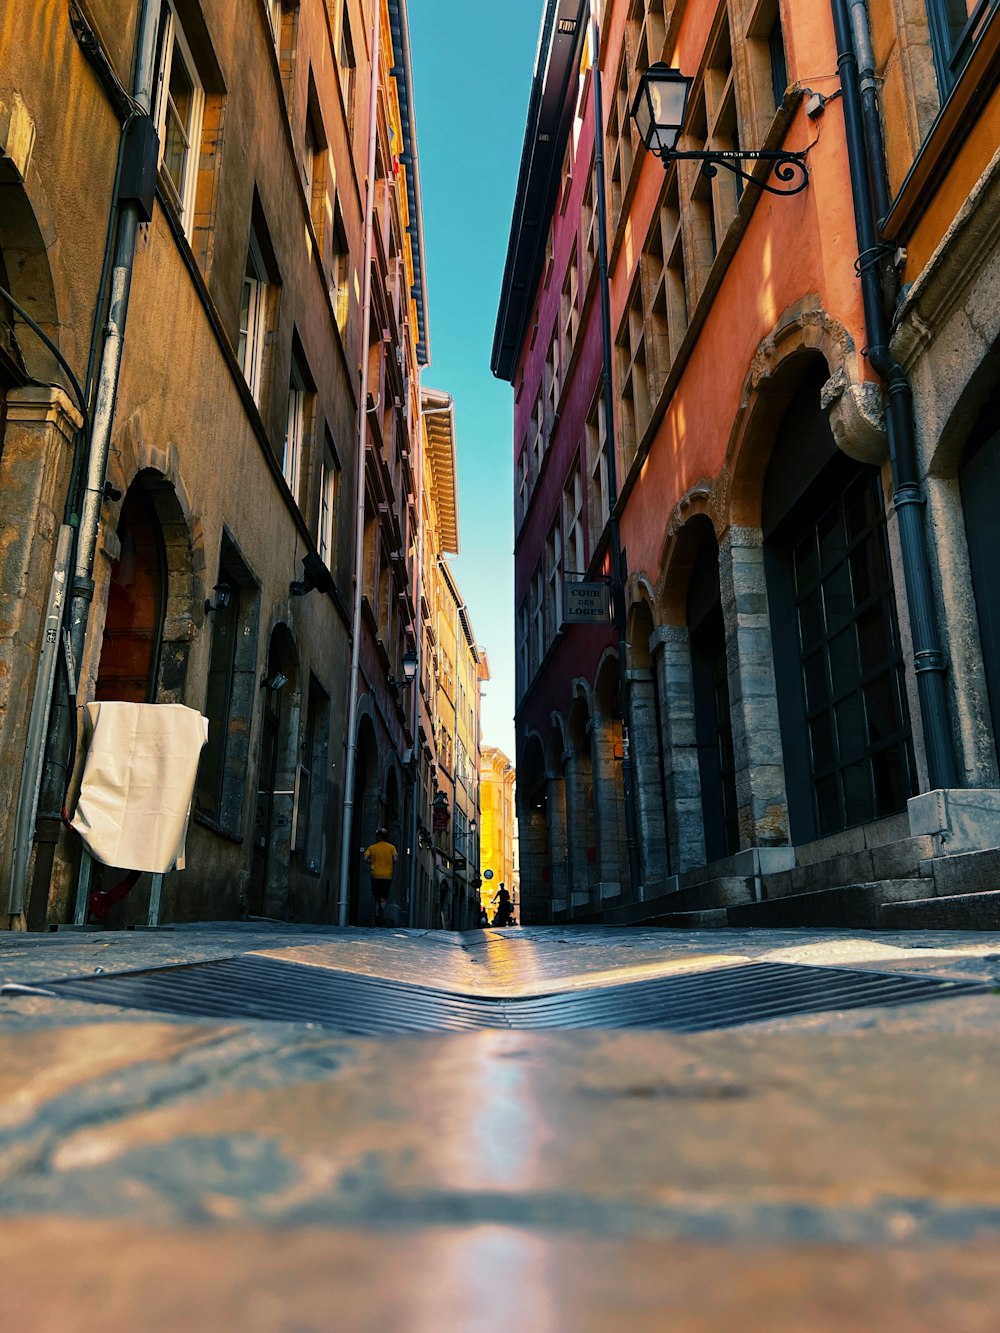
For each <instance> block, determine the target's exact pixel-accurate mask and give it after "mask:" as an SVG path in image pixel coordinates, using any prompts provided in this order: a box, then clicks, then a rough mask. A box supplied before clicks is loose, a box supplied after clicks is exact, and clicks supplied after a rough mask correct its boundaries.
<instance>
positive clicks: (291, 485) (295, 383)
mask: <svg viewBox="0 0 1000 1333" xmlns="http://www.w3.org/2000/svg"><path fill="white" fill-rule="evenodd" d="M307 393H308V390H307V389H306V384H305V379H304V378H303V375H302V372H301V371H300V370H299V368H298V366H297V365H296V364H295V362H294V360H293V362H292V370H291V375H290V378H289V382H288V413H287V415H286V417H285V449H284V454H283V455H282V459H281V475H282V476H283V477H284V478H285V481H287V482H288V489H289V490H290V491H291V493H292V495H293V496H294V497H295V502H296V504H297V503H298V501H299V481H300V479H301V474H302V453H303V450H304V449H305V445H306V396H307Z"/></svg>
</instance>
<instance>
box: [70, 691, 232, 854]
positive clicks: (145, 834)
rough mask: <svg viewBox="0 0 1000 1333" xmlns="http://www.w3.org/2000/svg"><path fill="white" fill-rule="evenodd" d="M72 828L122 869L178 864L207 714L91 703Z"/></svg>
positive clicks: (158, 706)
mask: <svg viewBox="0 0 1000 1333" xmlns="http://www.w3.org/2000/svg"><path fill="white" fill-rule="evenodd" d="M85 714H86V716H85V723H86V731H87V735H88V737H89V745H88V749H87V762H86V764H85V765H84V770H83V783H82V785H81V787H80V799H79V801H78V802H77V807H76V814H75V816H74V818H73V821H72V822H73V827H74V828H75V829H76V831H77V833H79V835H80V837H81V838H82V839H83V841H84V843H85V844H86V846H87V849H88V851H89V852H90V854H91V856H93V857H94V859H95V860H97V861H102V862H103V863H104V864H105V865H111V866H118V867H120V868H121V869H127V870H149V871H153V872H161V873H162V872H163V871H167V870H172V869H174V868H175V867H176V868H177V869H178V870H182V869H183V868H184V841H185V838H186V836H187V826H188V818H189V816H190V813H191V801H192V798H193V796H194V784H195V780H196V778H197V776H198V759H199V756H200V754H201V750H202V746H203V745H204V744H205V742H206V740H207V739H208V719H207V718H205V717H202V715H201V714H200V713H199V712H197V711H196V710H195V709H193V708H185V707H184V706H183V705H182V704H133V703H93V704H88V705H87V707H86V710H85Z"/></svg>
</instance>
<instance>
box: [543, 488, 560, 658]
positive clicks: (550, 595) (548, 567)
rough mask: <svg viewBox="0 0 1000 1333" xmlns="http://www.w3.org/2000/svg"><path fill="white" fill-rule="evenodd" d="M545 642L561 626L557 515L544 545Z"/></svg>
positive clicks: (558, 524) (558, 521)
mask: <svg viewBox="0 0 1000 1333" xmlns="http://www.w3.org/2000/svg"><path fill="white" fill-rule="evenodd" d="M545 573H546V585H547V586H546V590H545V642H546V644H548V643H550V642H551V641H552V639H553V637H554V635H555V634H556V633H557V632H558V630H559V629H560V627H561V625H562V594H563V588H562V585H563V542H562V519H561V516H560V515H559V514H557V515H556V517H555V522H554V523H553V524H552V527H551V528H550V530H549V537H548V541H547V542H546V544H545Z"/></svg>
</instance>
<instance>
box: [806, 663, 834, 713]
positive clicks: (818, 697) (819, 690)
mask: <svg viewBox="0 0 1000 1333" xmlns="http://www.w3.org/2000/svg"><path fill="white" fill-rule="evenodd" d="M802 671H803V674H804V676H805V681H806V707H807V708H808V710H809V712H810V713H814V712H815V711H816V710H817V709H818V708H825V707H826V704H827V701H828V700H829V697H830V695H829V689H828V687H827V683H826V661H825V659H824V656H823V654H822V653H813V655H812V656H811V657H807V658H806V659H805V661H804V662H803V663H802Z"/></svg>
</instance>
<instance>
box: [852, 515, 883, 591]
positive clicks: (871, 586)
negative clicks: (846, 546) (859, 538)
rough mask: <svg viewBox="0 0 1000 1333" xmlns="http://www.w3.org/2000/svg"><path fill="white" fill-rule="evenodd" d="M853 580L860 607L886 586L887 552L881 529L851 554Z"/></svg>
mask: <svg viewBox="0 0 1000 1333" xmlns="http://www.w3.org/2000/svg"><path fill="white" fill-rule="evenodd" d="M851 578H852V579H853V580H854V597H855V600H856V601H857V603H858V605H861V603H863V602H866V601H867V600H868V599H869V597H874V596H875V594H876V593H878V592H879V591H880V590H881V589H882V588H883V587H884V586H885V584H886V582H887V578H886V568H885V550H884V547H883V544H882V533H881V529H876V530H875V531H874V532H873V533H872V534H871V535H870V536H869V537H867V538H866V539H865V541H864V542H863V543H862V544H861V545H860V546H859V547H857V548H856V549H855V550H854V551H852V552H851Z"/></svg>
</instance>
